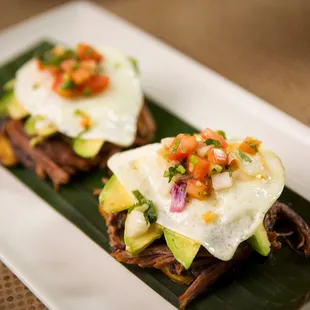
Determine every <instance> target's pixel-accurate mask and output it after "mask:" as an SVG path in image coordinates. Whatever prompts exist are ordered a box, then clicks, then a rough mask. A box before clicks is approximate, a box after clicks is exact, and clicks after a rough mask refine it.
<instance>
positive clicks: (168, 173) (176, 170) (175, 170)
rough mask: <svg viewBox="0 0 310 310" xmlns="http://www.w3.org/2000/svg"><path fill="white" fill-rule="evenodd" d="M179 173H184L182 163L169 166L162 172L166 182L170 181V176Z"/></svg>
mask: <svg viewBox="0 0 310 310" xmlns="http://www.w3.org/2000/svg"><path fill="white" fill-rule="evenodd" d="M179 173H180V174H185V173H186V169H185V168H184V167H183V166H182V165H179V164H177V165H175V166H173V167H169V169H167V170H166V171H165V172H164V177H165V178H168V182H169V183H170V182H171V180H172V178H173V177H174V176H175V175H177V174H179Z"/></svg>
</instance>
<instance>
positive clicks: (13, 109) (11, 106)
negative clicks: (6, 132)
mask: <svg viewBox="0 0 310 310" xmlns="http://www.w3.org/2000/svg"><path fill="white" fill-rule="evenodd" d="M0 106H1V110H3V111H7V114H8V115H9V116H10V117H11V118H12V119H15V120H19V119H22V118H25V117H26V116H27V115H28V112H27V111H26V110H25V109H24V107H23V106H22V105H21V104H20V103H19V102H18V101H17V99H16V97H15V95H14V92H13V91H11V92H8V93H6V94H5V95H4V96H3V97H2V98H1V100H0Z"/></svg>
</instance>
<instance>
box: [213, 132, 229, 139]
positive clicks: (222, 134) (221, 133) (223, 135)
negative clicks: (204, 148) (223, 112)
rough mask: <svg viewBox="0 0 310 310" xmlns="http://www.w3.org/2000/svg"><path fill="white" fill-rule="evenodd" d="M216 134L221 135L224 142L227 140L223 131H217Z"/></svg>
mask: <svg viewBox="0 0 310 310" xmlns="http://www.w3.org/2000/svg"><path fill="white" fill-rule="evenodd" d="M216 133H218V134H219V135H221V136H222V137H223V138H224V139H225V140H226V139H227V138H226V133H225V131H223V130H217V131H216Z"/></svg>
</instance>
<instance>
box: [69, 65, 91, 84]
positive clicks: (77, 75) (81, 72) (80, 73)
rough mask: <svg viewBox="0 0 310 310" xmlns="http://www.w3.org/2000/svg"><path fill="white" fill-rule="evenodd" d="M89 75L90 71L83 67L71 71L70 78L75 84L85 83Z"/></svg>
mask: <svg viewBox="0 0 310 310" xmlns="http://www.w3.org/2000/svg"><path fill="white" fill-rule="evenodd" d="M91 75H92V74H91V72H90V71H88V70H86V69H83V68H79V69H77V70H75V71H73V72H71V78H72V80H73V81H74V83H75V84H77V85H82V84H85V83H86V82H87V81H88V80H89V79H90V77H91Z"/></svg>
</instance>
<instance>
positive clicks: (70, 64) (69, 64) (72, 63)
mask: <svg viewBox="0 0 310 310" xmlns="http://www.w3.org/2000/svg"><path fill="white" fill-rule="evenodd" d="M76 66H77V61H76V60H75V59H67V60H64V61H63V62H62V63H61V64H60V68H61V69H62V70H63V71H64V72H71V71H73V70H74V69H75V67H76Z"/></svg>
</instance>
